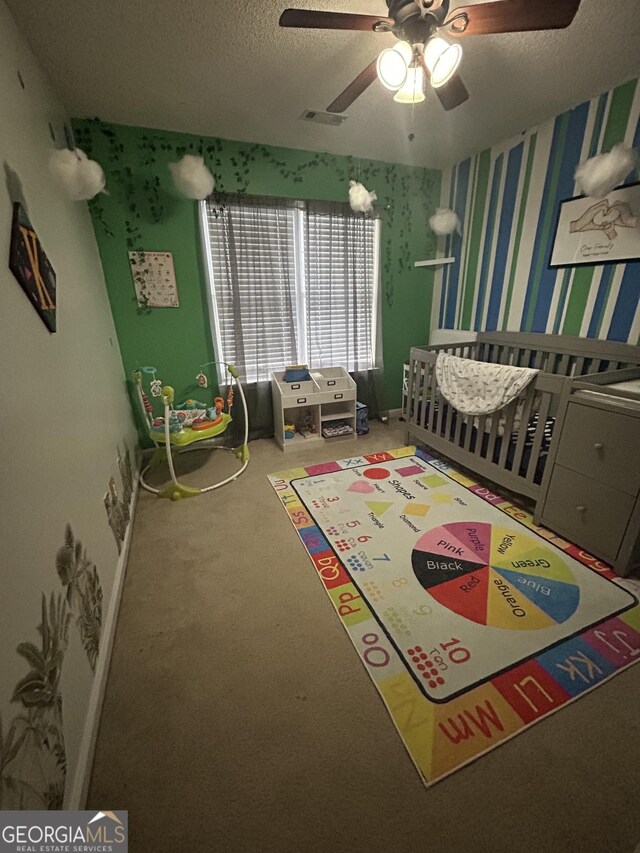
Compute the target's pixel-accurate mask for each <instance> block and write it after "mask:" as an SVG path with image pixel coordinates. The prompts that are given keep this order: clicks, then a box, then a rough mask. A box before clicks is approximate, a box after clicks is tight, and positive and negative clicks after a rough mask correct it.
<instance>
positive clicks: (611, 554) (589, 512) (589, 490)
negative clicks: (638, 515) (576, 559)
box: [542, 464, 635, 561]
mask: <svg viewBox="0 0 640 853" xmlns="http://www.w3.org/2000/svg"><path fill="white" fill-rule="evenodd" d="M634 504H635V500H634V498H633V497H632V496H631V495H628V494H626V493H625V492H620V491H618V490H617V489H612V488H610V487H609V486H605V485H603V484H602V483H596V481H595V480H592V479H590V478H589V477H585V476H583V475H582V474H577V473H576V472H575V471H570V470H569V469H568V468H563V467H562V466H561V465H558V464H556V465H555V466H554V468H553V473H552V475H551V483H550V484H549V492H548V494H547V499H546V501H545V505H544V510H543V513H542V518H543V523H544V524H547V525H548V526H549V527H550V528H551V529H552V530H553V529H554V527H557V528H558V532H560V533H563V534H564V535H565V536H566V537H567V538H568V539H571V540H573V541H574V542H575V543H576V545H580V546H581V547H583V548H585V549H586V550H588V551H589V550H590V551H593V552H594V553H595V554H596V555H597V556H599V557H603V558H604V559H606V560H611V561H612V560H614V559H615V557H616V555H617V553H618V550H619V547H620V542H621V540H622V537H623V535H624V532H625V530H626V527H627V524H628V522H629V518H630V516H631V511H632V510H633V507H634Z"/></svg>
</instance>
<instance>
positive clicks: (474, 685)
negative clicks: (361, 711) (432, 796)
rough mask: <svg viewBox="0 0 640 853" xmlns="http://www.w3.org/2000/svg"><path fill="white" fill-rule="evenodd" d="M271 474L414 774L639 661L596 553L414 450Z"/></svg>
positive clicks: (627, 604) (478, 750)
mask: <svg viewBox="0 0 640 853" xmlns="http://www.w3.org/2000/svg"><path fill="white" fill-rule="evenodd" d="M269 480H270V482H271V484H272V486H273V488H274V489H275V490H276V492H277V493H278V495H279V497H280V500H281V501H282V503H283V505H284V507H285V509H286V511H287V513H288V515H289V518H290V519H291V522H292V523H293V524H294V526H295V527H296V529H297V531H298V535H299V536H300V539H301V540H302V543H303V544H304V546H305V548H306V550H307V552H308V554H309V556H310V557H311V560H312V561H313V564H314V566H315V568H316V571H317V573H318V576H319V578H320V580H321V581H322V583H323V585H324V587H325V589H326V591H327V593H328V595H329V596H330V598H331V600H332V602H333V605H334V607H335V609H336V611H337V613H338V616H339V617H340V619H341V620H342V623H343V625H344V627H345V629H346V630H347V633H348V634H349V636H350V638H351V641H352V642H353V644H354V646H355V647H356V650H357V651H358V654H359V655H360V658H361V660H362V662H363V664H364V666H365V667H366V669H367V670H368V672H369V674H370V675H371V677H372V679H373V681H374V683H375V685H376V687H377V688H378V690H379V692H380V695H381V697H382V699H383V701H384V703H385V705H386V706H387V709H388V711H389V713H390V714H391V718H392V719H393V722H394V724H395V726H396V728H397V729H398V732H399V733H400V735H401V737H402V739H403V742H404V744H405V746H406V748H407V750H408V752H409V755H410V756H411V758H412V760H413V762H414V763H415V765H416V767H417V769H418V771H419V772H420V775H421V777H422V779H423V780H424V781H425V783H426V784H431V783H433V782H436V781H438V780H440V779H442V778H444V777H445V776H447V775H448V774H449V773H452V772H453V771H454V770H456V769H458V768H459V767H462V766H463V765H465V764H467V763H469V762H470V761H473V760H474V759H475V758H478V757H479V756H480V755H483V754H484V753H486V752H488V751H489V750H491V749H493V748H494V747H495V746H497V745H498V744H500V743H504V742H505V741H506V740H508V739H509V738H511V737H513V736H514V735H516V734H518V733H519V732H521V731H523V730H524V729H526V728H528V727H529V726H530V725H532V724H533V723H535V722H537V721H538V720H541V719H543V718H544V717H546V716H547V715H548V714H551V713H553V712H554V711H556V710H557V709H558V708H561V707H562V706H563V705H566V704H567V703H568V702H571V701H572V700H574V699H577V698H578V697H580V696H582V695H583V694H584V693H586V692H588V691H589V690H592V689H593V688H595V687H598V686H599V685H600V684H602V683H604V682H605V681H607V680H608V679H609V678H611V677H612V676H614V675H615V674H616V673H618V672H620V671H621V670H623V669H625V668H626V667H628V666H630V665H631V664H633V663H636V662H637V661H638V660H640V606H639V605H638V599H637V598H636V597H635V596H634V595H633V594H632V593H631V592H629V591H628V590H627V589H625V588H623V587H622V586H620V585H618V584H616V583H614V582H613V581H614V580H615V579H616V575H615V574H614V573H613V572H612V571H610V570H609V568H608V567H607V566H605V565H604V564H603V563H600V562H599V561H597V560H596V559H595V558H593V557H591V556H590V555H589V554H586V553H584V552H583V551H581V550H580V549H579V548H577V547H576V546H575V545H572V544H570V543H569V542H566V541H565V540H563V539H560V538H559V537H557V536H556V535H555V534H553V533H551V532H550V531H547V530H544V529H543V528H539V527H536V526H534V524H533V520H532V518H531V516H530V515H529V514H528V513H526V512H524V511H523V510H521V509H519V508H518V507H516V506H513V505H512V504H511V503H510V502H509V501H507V500H505V499H504V498H502V497H500V496H499V495H495V494H493V493H491V492H490V491H489V490H488V489H486V488H485V487H483V486H482V485H480V484H478V483H475V482H474V481H472V480H470V479H469V478H468V477H466V476H464V475H463V474H461V473H459V472H457V471H456V470H455V469H453V468H451V467H450V466H449V465H447V464H446V463H444V462H442V461H441V460H437V459H435V458H434V457H432V456H430V455H429V454H427V453H425V452H424V451H422V450H416V448H415V447H402V448H399V449H397V450H391V451H388V452H383V453H376V454H373V455H368V456H362V457H357V458H354V459H342V460H341V461H339V462H329V463H326V464H322V465H309V466H307V467H305V468H295V469H292V470H288V471H281V472H279V473H278V474H272V475H271V476H270V477H269Z"/></svg>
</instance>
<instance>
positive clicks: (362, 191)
mask: <svg viewBox="0 0 640 853" xmlns="http://www.w3.org/2000/svg"><path fill="white" fill-rule="evenodd" d="M377 198H378V196H377V195H376V193H375V192H374V191H372V192H369V190H368V189H367V188H366V187H365V186H364V184H360V183H358V181H349V204H350V205H351V210H355V211H356V212H358V213H371V211H372V210H373V203H374V201H376V199H377Z"/></svg>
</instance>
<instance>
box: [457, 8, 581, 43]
mask: <svg viewBox="0 0 640 853" xmlns="http://www.w3.org/2000/svg"><path fill="white" fill-rule="evenodd" d="M579 6H580V0H534V2H531V0H494V2H490V3H479V4H478V5H477V6H460V7H459V8H458V9H454V10H453V12H452V13H451V14H450V15H449V17H448V18H447V20H446V21H445V22H444V24H443V26H444V27H447V28H448V33H449V35H451V36H458V37H459V36H480V35H488V34H490V33H515V32H526V31H528V30H557V29H562V28H563V27H568V26H569V24H570V23H571V22H572V21H573V19H574V17H575V15H576V12H577V11H578V7H579Z"/></svg>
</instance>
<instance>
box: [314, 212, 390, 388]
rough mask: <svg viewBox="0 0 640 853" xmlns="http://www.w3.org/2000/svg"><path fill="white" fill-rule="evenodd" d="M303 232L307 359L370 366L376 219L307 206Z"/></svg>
mask: <svg viewBox="0 0 640 853" xmlns="http://www.w3.org/2000/svg"><path fill="white" fill-rule="evenodd" d="M305 236H306V240H305V261H306V282H307V292H306V304H307V310H306V315H307V316H306V325H307V348H308V359H309V362H310V363H311V364H312V365H313V366H314V367H330V366H331V365H343V366H344V367H346V368H347V369H348V370H351V371H354V370H362V369H367V368H370V367H372V366H373V364H374V361H375V352H374V341H375V324H374V309H375V305H376V293H375V291H376V285H377V277H378V271H377V260H378V258H377V245H376V244H377V220H373V219H363V218H362V217H356V216H344V215H341V214H337V213H332V212H313V211H309V212H308V213H307V214H306V229H305Z"/></svg>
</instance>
